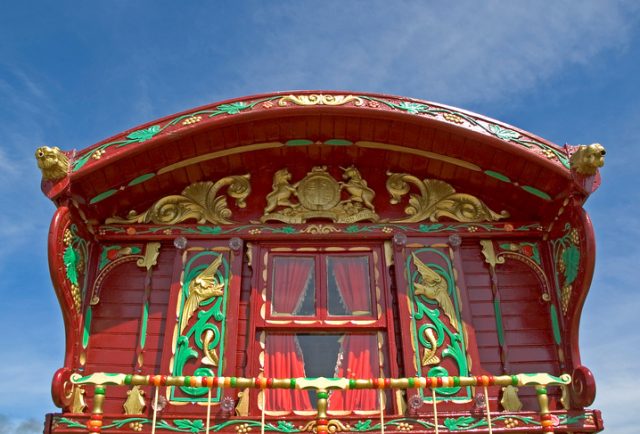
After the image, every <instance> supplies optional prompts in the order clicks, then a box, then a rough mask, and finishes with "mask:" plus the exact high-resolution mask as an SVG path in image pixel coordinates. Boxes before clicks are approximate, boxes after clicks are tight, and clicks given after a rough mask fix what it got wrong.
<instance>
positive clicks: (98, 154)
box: [91, 149, 105, 160]
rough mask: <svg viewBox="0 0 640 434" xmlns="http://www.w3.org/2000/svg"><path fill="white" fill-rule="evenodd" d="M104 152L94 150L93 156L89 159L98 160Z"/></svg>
mask: <svg viewBox="0 0 640 434" xmlns="http://www.w3.org/2000/svg"><path fill="white" fill-rule="evenodd" d="M104 153H105V150H104V149H96V150H95V151H94V152H93V154H91V158H93V159H94V160H99V159H100V158H102V156H103V155H104Z"/></svg>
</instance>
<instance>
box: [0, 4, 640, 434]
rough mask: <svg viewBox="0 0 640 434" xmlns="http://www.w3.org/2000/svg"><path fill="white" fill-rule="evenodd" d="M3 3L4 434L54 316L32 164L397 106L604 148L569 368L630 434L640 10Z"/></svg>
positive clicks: (36, 386)
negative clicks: (373, 99)
mask: <svg viewBox="0 0 640 434" xmlns="http://www.w3.org/2000/svg"><path fill="white" fill-rule="evenodd" d="M443 3H444V2H418V1H413V2H373V1H366V2H365V1H350V2H346V1H323V2H311V1H308V2H301V1H297V2H296V1H291V2H264V3H261V2H224V1H220V2H199V3H196V2H191V3H190V4H187V2H169V1H157V2H150V1H139V2H129V1H123V0H114V1H109V2H95V3H93V2H70V1H56V2H40V3H38V2H30V3H27V2H24V3H20V2H9V3H7V4H6V5H4V6H3V11H2V14H0V195H1V197H2V204H3V206H2V212H0V238H1V239H2V243H0V300H2V302H1V304H0V311H1V312H2V315H0V327H1V330H3V333H4V340H5V345H4V348H3V350H2V352H1V353H0V354H2V361H3V364H2V367H1V368H0V375H2V379H3V380H2V387H1V388H0V433H2V434H4V433H7V434H10V433H13V432H20V433H31V432H34V433H35V432H38V430H40V432H41V426H42V421H43V415H44V413H45V412H49V411H53V410H55V409H54V407H53V404H52V403H51V400H50V397H49V387H50V380H51V375H52V374H53V372H54V371H55V369H57V368H58V367H59V366H60V365H61V364H62V357H63V349H64V338H63V327H62V321H61V315H60V312H59V308H58V305H57V302H56V300H55V296H54V294H53V290H52V288H51V283H50V280H49V274H48V265H47V262H46V237H47V230H48V225H49V222H50V219H51V216H52V214H53V211H54V208H53V205H52V204H51V203H50V202H48V200H47V199H46V198H45V197H44V195H42V193H41V192H40V190H39V183H40V173H39V171H38V169H37V167H36V163H35V160H34V158H33V152H34V150H35V148H36V147H38V146H40V145H42V144H47V145H50V146H60V147H61V148H63V149H66V150H68V149H72V148H77V149H82V148H84V147H86V146H89V145H91V144H93V143H95V142H97V141H99V140H102V139H104V138H106V137H108V136H110V135H112V134H115V133H118V132H120V131H122V130H125V129H128V128H130V127H133V126H135V125H137V124H140V123H143V122H146V121H150V120H153V119H155V118H157V117H160V116H163V115H167V114H171V113H174V112H177V111H179V110H183V109H188V108H191V107H195V106H198V105H202V104H206V103H210V102H214V101H217V100H220V99H223V98H227V97H236V96H243V95H250V94H253V93H260V92H269V91H276V90H292V89H348V90H352V91H357V90H359V91H371V92H384V93H393V94H398V95H405V96H410V97H415V98H422V99H427V100H432V101H438V102H442V103H445V104H449V105H454V106H459V107H462V108H465V109H469V110H473V111H476V112H479V113H482V114H485V115H488V116H491V117H494V118H497V119H500V120H503V121H505V122H508V123H511V124H513V125H516V126H518V127H520V128H523V129H525V130H528V131H531V132H533V133H535V134H538V135H540V136H542V137H545V138H547V139H549V140H551V141H554V142H556V143H558V144H564V143H571V144H581V143H592V142H601V143H602V144H604V145H605V147H606V148H607V150H608V153H607V161H606V165H605V167H604V168H603V169H602V171H601V172H602V177H603V185H602V187H601V188H600V190H598V191H597V192H596V193H595V194H594V195H593V197H592V198H590V199H589V201H588V203H587V206H586V207H587V209H588V211H589V212H590V214H591V217H592V219H593V222H594V226H595V229H596V234H597V240H598V255H597V267H596V275H595V279H594V282H593V285H592V290H591V294H590V296H589V298H588V299H587V303H586V306H585V311H584V315H583V320H582V327H581V346H582V355H583V363H584V364H585V365H586V366H588V367H589V368H590V369H591V370H592V371H593V372H594V374H595V376H596V381H597V382H598V397H597V400H596V404H595V407H597V408H600V409H602V410H603V412H604V417H605V424H606V426H607V427H608V431H609V432H616V433H618V434H625V433H628V434H630V433H636V432H637V431H638V428H637V423H638V422H637V420H636V419H635V418H634V416H635V415H636V413H637V408H638V407H637V406H638V398H640V393H639V392H638V390H640V381H638V379H637V378H638V377H637V369H634V368H635V367H636V366H637V358H638V357H639V356H640V351H639V348H640V338H639V336H640V335H639V333H638V329H639V328H640V320H639V317H640V315H639V314H638V311H639V310H640V295H639V292H638V291H637V289H636V287H637V285H638V283H639V282H640V267H639V266H638V265H640V247H639V242H638V241H639V240H640V206H639V205H638V203H640V190H638V189H637V188H636V185H637V184H636V183H637V178H638V175H640V169H638V161H639V160H640V147H639V146H638V143H637V142H638V139H637V138H638V137H639V136H640V105H639V104H638V102H637V101H640V44H639V42H640V26H639V25H640V4H639V3H637V2H633V1H629V2H614V1H610V2H605V1H581V2H563V1H553V2H552V1H548V2H542V1H541V2H527V3H525V2H510V1H509V2H508V1H504V2H496V1H487V2H482V3H480V2H475V1H458V2H455V3H454V4H453V5H444V4H443Z"/></svg>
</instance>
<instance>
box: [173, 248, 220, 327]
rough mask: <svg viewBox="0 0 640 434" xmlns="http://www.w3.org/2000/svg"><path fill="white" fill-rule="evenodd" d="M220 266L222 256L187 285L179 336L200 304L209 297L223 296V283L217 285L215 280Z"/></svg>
mask: <svg viewBox="0 0 640 434" xmlns="http://www.w3.org/2000/svg"><path fill="white" fill-rule="evenodd" d="M220 264H222V255H218V257H217V258H216V259H215V260H214V261H213V262H212V263H211V264H210V265H209V266H208V267H207V268H205V269H204V270H203V271H202V273H200V274H198V275H197V276H196V277H195V278H194V279H193V280H191V282H190V283H189V296H188V297H187V301H185V302H184V307H183V308H182V319H181V321H180V334H182V332H183V331H184V328H185V327H186V326H187V323H188V322H189V318H191V315H193V313H194V312H195V311H196V310H197V309H198V306H199V305H200V303H202V302H203V301H205V300H208V299H210V298H211V297H219V296H221V295H223V294H224V290H223V288H224V282H220V283H218V282H217V281H216V279H215V276H216V273H217V272H218V268H220Z"/></svg>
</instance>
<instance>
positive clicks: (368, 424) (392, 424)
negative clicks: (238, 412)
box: [54, 413, 591, 434]
mask: <svg viewBox="0 0 640 434" xmlns="http://www.w3.org/2000/svg"><path fill="white" fill-rule="evenodd" d="M556 417H557V423H558V425H563V426H571V425H578V423H580V422H581V421H583V420H587V419H589V418H590V417H591V415H590V414H584V413H583V414H578V415H575V416H569V415H567V414H559V415H557V416H556ZM492 422H493V423H492V426H493V427H494V428H495V427H496V425H498V426H500V425H504V426H505V427H514V426H518V425H523V426H531V427H539V426H540V421H539V420H538V419H537V418H534V417H531V416H521V415H516V414H501V415H499V416H496V417H493V418H492ZM54 423H55V424H58V425H65V426H66V427H67V428H79V429H86V425H85V424H84V423H81V422H78V421H76V420H73V419H69V418H66V417H57V418H55V419H54ZM132 423H133V424H140V425H151V424H152V423H153V421H152V420H151V419H148V418H144V417H130V418H126V419H116V420H113V421H111V423H109V424H107V425H104V426H103V427H102V430H103V431H106V430H109V429H121V428H123V427H124V426H125V425H128V424H132ZM231 426H236V427H242V428H260V422H259V421H256V420H246V419H231V420H227V421H225V422H222V423H219V424H216V425H212V426H211V427H210V430H211V432H218V431H221V430H223V429H225V428H227V427H231ZM384 426H385V428H391V429H393V428H396V429H402V430H414V428H416V427H417V430H420V429H425V428H426V429H433V428H435V424H434V423H432V422H428V421H426V420H422V419H413V418H408V417H403V418H398V419H391V420H387V421H385V423H384ZM486 426H488V423H487V419H486V418H475V417H471V416H460V417H457V418H456V417H449V418H446V419H444V421H443V424H439V425H438V428H440V429H448V430H449V431H469V430H473V429H475V428H482V427H486ZM156 428H158V429H162V430H166V431H172V432H188V433H199V432H204V431H205V423H204V421H203V420H200V419H195V420H191V419H176V420H174V421H173V423H172V422H167V421H165V420H160V421H158V422H157V423H156ZM380 428H381V426H380V423H379V422H377V423H374V421H373V420H372V419H366V420H360V421H358V422H356V423H355V424H353V425H352V426H351V428H350V431H351V432H372V431H380ZM264 430H265V431H269V432H279V433H285V434H288V433H299V432H302V431H301V430H300V429H298V428H296V427H295V426H294V425H293V424H292V423H291V422H287V421H284V420H280V421H278V422H277V423H276V424H274V423H271V422H267V423H266V424H265V427H264Z"/></svg>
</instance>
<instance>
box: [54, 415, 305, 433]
mask: <svg viewBox="0 0 640 434" xmlns="http://www.w3.org/2000/svg"><path fill="white" fill-rule="evenodd" d="M54 423H56V424H58V425H65V426H66V427H67V428H80V429H86V428H87V427H86V425H85V424H84V423H81V422H78V421H76V420H73V419H69V418H66V417H60V418H56V419H55V420H54ZM152 423H153V420H152V419H148V418H146V417H129V418H126V419H116V420H113V421H111V423H109V424H107V425H103V426H102V431H106V430H109V429H121V428H123V427H125V426H126V425H129V424H139V425H151V424H152ZM230 426H240V427H243V428H260V426H261V424H260V422H259V421H255V420H244V419H233V420H227V421H225V422H222V423H219V424H216V425H212V426H211V427H210V430H211V432H216V431H220V430H223V429H224V428H227V427H230ZM156 429H162V430H167V431H172V432H188V433H199V432H204V431H205V423H204V421H203V420H201V419H195V420H191V419H175V420H173V421H172V422H167V421H166V420H159V421H157V422H156ZM264 430H265V431H270V432H280V433H299V432H301V431H300V430H299V429H298V428H296V427H295V426H294V425H293V424H292V423H291V422H287V421H284V420H280V421H278V422H277V423H276V424H273V423H266V424H265V427H264Z"/></svg>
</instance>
